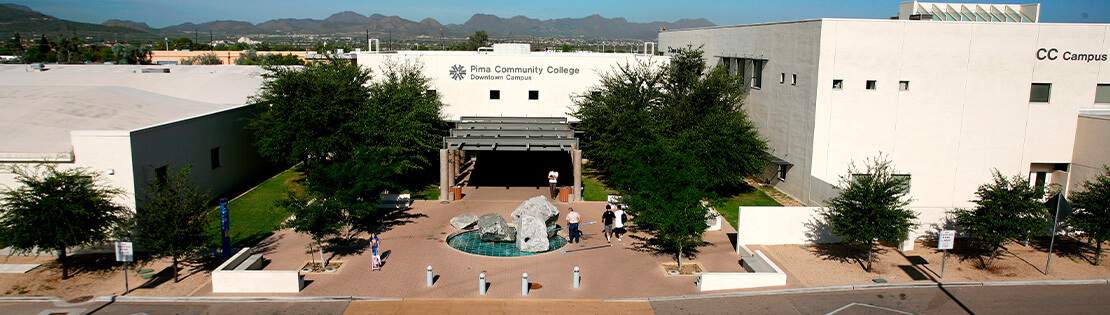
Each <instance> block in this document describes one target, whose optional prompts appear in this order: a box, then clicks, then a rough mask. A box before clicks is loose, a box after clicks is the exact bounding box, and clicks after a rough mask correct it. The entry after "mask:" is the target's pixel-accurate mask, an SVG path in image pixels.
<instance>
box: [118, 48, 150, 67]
mask: <svg viewBox="0 0 1110 315" xmlns="http://www.w3.org/2000/svg"><path fill="white" fill-rule="evenodd" d="M112 55H114V57H115V60H116V62H118V63H120V64H125V65H137V64H144V63H149V62H150V47H147V46H132V45H115V46H112Z"/></svg>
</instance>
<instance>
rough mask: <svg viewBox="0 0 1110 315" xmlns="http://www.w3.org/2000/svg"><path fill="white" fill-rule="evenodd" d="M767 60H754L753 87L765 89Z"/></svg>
mask: <svg viewBox="0 0 1110 315" xmlns="http://www.w3.org/2000/svg"><path fill="white" fill-rule="evenodd" d="M764 62H767V61H766V60H752V87H753V88H757V89H758V88H761V87H763V63H764Z"/></svg>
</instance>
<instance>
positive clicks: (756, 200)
mask: <svg viewBox="0 0 1110 315" xmlns="http://www.w3.org/2000/svg"><path fill="white" fill-rule="evenodd" d="M709 204H710V205H712V206H713V208H715V209H717V212H720V213H721V216H723V217H725V220H728V222H729V224H730V225H732V226H734V227H735V226H736V219H737V218H738V216H739V215H740V213H739V212H738V210H739V209H740V206H775V207H777V206H782V204H780V203H778V202H777V201H775V199H773V198H771V196H768V195H767V194H766V193H764V192H763V191H762V190H759V189H755V188H752V190H751V191H749V192H746V193H742V194H739V195H735V196H732V197H727V198H718V199H715V200H713V201H710V202H709Z"/></svg>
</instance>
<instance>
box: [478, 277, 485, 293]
mask: <svg viewBox="0 0 1110 315" xmlns="http://www.w3.org/2000/svg"><path fill="white" fill-rule="evenodd" d="M478 294H479V295H486V273H485V272H483V273H482V274H480V275H478Z"/></svg>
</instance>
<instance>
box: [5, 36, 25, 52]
mask: <svg viewBox="0 0 1110 315" xmlns="http://www.w3.org/2000/svg"><path fill="white" fill-rule="evenodd" d="M24 51H25V49H23V38H22V37H20V36H19V32H15V35H13V36H12V37H11V38H9V39H8V41H7V42H4V53H7V54H12V55H16V56H22V55H23V53H24Z"/></svg>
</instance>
